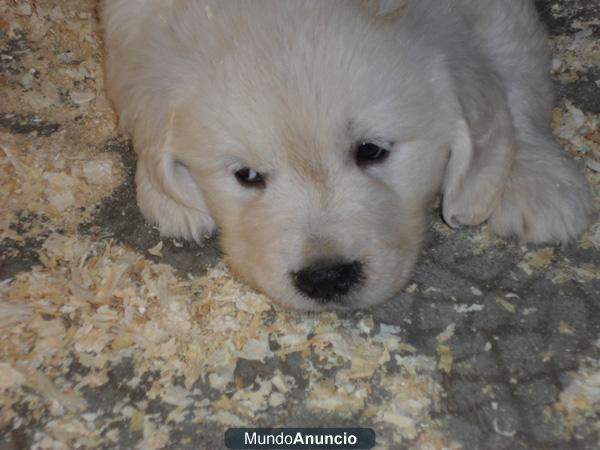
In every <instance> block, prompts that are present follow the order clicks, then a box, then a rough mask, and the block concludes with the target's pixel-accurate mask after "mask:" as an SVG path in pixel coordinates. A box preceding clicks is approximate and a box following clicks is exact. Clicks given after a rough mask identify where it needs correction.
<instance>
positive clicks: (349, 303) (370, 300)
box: [250, 266, 412, 312]
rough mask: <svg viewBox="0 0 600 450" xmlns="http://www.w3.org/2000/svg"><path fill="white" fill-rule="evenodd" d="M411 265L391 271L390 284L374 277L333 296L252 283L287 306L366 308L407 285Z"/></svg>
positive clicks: (336, 308) (292, 307) (288, 287)
mask: <svg viewBox="0 0 600 450" xmlns="http://www.w3.org/2000/svg"><path fill="white" fill-rule="evenodd" d="M411 269H412V266H407V267H404V268H403V269H402V270H401V272H400V273H398V274H397V275H395V276H392V275H390V274H388V277H389V278H391V279H392V280H393V282H392V283H389V284H385V285H384V284H381V283H377V282H374V281H371V282H367V283H365V284H364V285H363V286H361V287H360V288H358V289H357V290H355V291H353V292H351V293H350V294H347V295H343V296H339V297H334V298H330V299H318V298H317V299H314V298H309V297H307V296H306V295H303V294H302V293H300V292H298V291H297V290H296V289H295V288H294V287H293V286H278V287H274V286H269V283H262V284H258V283H253V282H251V283H250V284H251V285H253V286H254V288H255V289H256V290H258V291H260V292H261V293H262V294H264V295H265V296H267V297H269V298H270V299H271V300H273V301H274V302H276V303H278V304H280V305H282V306H283V307H285V308H288V309H293V310H296V311H305V312H310V311H351V310H358V309H366V308H370V307H373V306H376V305H379V304H381V303H384V302H386V301H388V300H391V299H392V298H394V297H395V296H396V295H397V294H399V293H400V292H401V290H402V289H403V288H404V286H405V285H406V283H407V281H408V278H409V275H410V272H411Z"/></svg>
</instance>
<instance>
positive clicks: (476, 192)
mask: <svg viewBox="0 0 600 450" xmlns="http://www.w3.org/2000/svg"><path fill="white" fill-rule="evenodd" d="M492 104H494V103H492ZM469 117H471V119H469ZM454 130H455V133H454V136H453V139H452V142H451V149H450V158H449V160H448V164H447V166H446V174H445V179H444V183H443V202H442V215H443V217H444V220H445V221H446V223H447V224H448V225H450V226H451V227H458V226H460V225H478V224H480V223H482V222H484V221H485V220H486V219H487V218H488V217H489V216H490V215H491V213H492V211H493V210H494V209H495V207H496V205H497V203H498V201H499V199H500V197H501V195H502V192H503V190H504V186H505V183H506V181H507V178H508V176H509V173H510V169H511V166H512V160H513V157H514V150H515V141H514V133H513V128H512V122H511V119H510V114H509V112H508V108H507V107H506V106H505V102H502V101H500V102H499V103H495V104H494V110H492V109H490V110H486V111H475V112H473V111H471V114H463V115H462V117H461V118H460V119H459V120H458V121H457V123H456V124H455V126H454Z"/></svg>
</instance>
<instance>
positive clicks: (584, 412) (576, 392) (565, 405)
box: [546, 361, 600, 436]
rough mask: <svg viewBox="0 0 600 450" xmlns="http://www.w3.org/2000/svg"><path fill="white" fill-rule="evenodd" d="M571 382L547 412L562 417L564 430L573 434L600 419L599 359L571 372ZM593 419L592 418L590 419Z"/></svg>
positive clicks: (570, 434)
mask: <svg viewBox="0 0 600 450" xmlns="http://www.w3.org/2000/svg"><path fill="white" fill-rule="evenodd" d="M570 376H571V380H570V382H569V384H568V385H567V386H566V387H565V388H564V390H563V391H562V392H561V393H560V395H559V398H558V401H557V402H556V403H555V404H553V405H552V406H551V407H549V408H547V410H546V414H547V415H550V416H555V417H558V418H559V419H560V422H559V423H560V425H561V427H562V430H561V431H562V432H563V433H564V434H566V435H569V436H573V435H576V434H577V433H578V432H581V431H582V430H583V429H585V428H589V427H593V426H594V420H595V421H596V424H597V423H598V420H600V367H599V366H598V362H597V361H595V362H594V361H587V363H586V364H585V365H584V367H581V368H580V369H579V370H578V371H577V372H572V373H571V374H570ZM590 419H592V420H590Z"/></svg>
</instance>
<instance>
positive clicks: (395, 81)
mask: <svg viewBox="0 0 600 450" xmlns="http://www.w3.org/2000/svg"><path fill="white" fill-rule="evenodd" d="M300 3H301V2H297V3H296V2H288V3H285V5H287V6H285V7H282V9H285V8H292V9H293V8H296V9H297V10H295V11H287V12H286V14H282V11H273V10H272V9H273V8H271V9H269V8H264V9H263V8H261V7H259V6H258V5H263V6H264V3H260V4H259V3H256V4H254V3H251V4H250V5H247V4H245V3H244V4H243V5H242V4H237V3H236V5H238V6H236V8H237V9H236V8H233V7H231V6H229V7H228V6H227V4H228V2H219V5H222V6H216V8H217V9H216V10H214V11H211V17H209V18H206V17H204V16H203V14H204V11H202V12H200V13H199V14H200V15H201V16H202V17H198V18H196V22H195V23H196V24H197V23H199V22H200V23H201V26H200V27H199V28H201V29H202V36H201V37H198V39H196V40H194V39H193V37H190V36H183V37H181V39H180V41H179V42H180V44H177V45H183V44H181V42H185V43H186V44H185V45H188V46H190V45H197V47H196V48H193V49H191V50H190V49H189V48H188V49H187V50H186V53H185V54H186V58H182V59H181V60H180V61H179V63H178V67H177V71H176V72H177V77H176V79H174V80H173V81H172V84H173V86H174V91H175V92H176V94H174V95H173V98H174V99H175V100H173V113H174V115H173V116H172V121H171V127H172V129H171V132H170V135H171V138H172V141H173V142H172V147H173V149H174V153H175V154H174V155H173V157H174V159H176V160H177V161H178V162H180V163H181V164H182V165H183V166H180V168H181V167H184V168H185V170H186V171H187V172H188V173H189V174H190V175H191V176H192V178H193V179H194V180H195V183H196V184H197V185H198V187H199V190H200V192H201V193H202V196H203V199H204V202H205V204H206V206H207V208H208V211H209V212H210V214H211V215H212V217H213V218H214V219H215V221H216V223H217V224H218V226H219V228H220V234H221V242H222V247H223V250H224V253H225V255H226V258H227V260H228V262H229V264H230V266H231V267H232V268H233V270H234V271H235V272H237V273H238V274H239V275H240V276H241V277H243V278H244V279H245V280H247V281H249V282H250V283H251V284H252V285H253V286H255V287H256V288H257V289H259V290H260V291H262V292H264V293H265V294H267V295H268V296H270V297H272V298H274V299H277V300H279V301H281V302H282V303H284V304H286V305H289V306H292V307H295V308H300V309H319V308H322V307H364V306H368V305H372V304H375V303H377V302H379V301H382V300H385V299H387V298H390V297H391V296H392V295H393V294H395V293H396V292H397V291H398V290H399V289H400V288H401V287H402V285H403V284H404V283H405V281H406V279H407V276H408V274H409V272H410V270H411V268H412V266H413V264H414V261H415V258H416V256H417V253H418V249H419V244H420V241H421V237H422V230H423V221H424V213H425V210H426V208H427V206H428V204H429V202H430V201H431V198H432V197H433V196H434V195H435V193H436V192H437V191H438V190H439V188H440V185H441V180H442V176H443V172H444V168H445V166H446V163H447V156H448V154H449V149H448V139H449V136H451V135H453V134H454V131H455V130H453V127H454V126H455V122H456V121H455V120H454V116H453V115H452V114H449V110H450V109H451V108H450V107H449V106H448V104H449V103H448V102H447V101H446V93H445V89H446V86H444V82H443V81H444V80H442V75H441V73H440V70H439V68H438V65H439V63H440V61H439V59H438V58H437V55H435V54H434V53H431V52H430V53H427V52H425V54H423V49H418V45H417V44H415V43H414V42H413V43H411V45H404V44H403V43H402V41H401V40H400V39H401V38H400V37H399V36H398V33H397V31H396V30H394V29H392V27H391V25H390V24H389V23H388V21H385V22H383V23H378V21H377V20H375V19H373V17H369V16H368V14H364V13H363V12H361V10H360V8H359V7H358V6H357V8H356V10H355V11H354V10H352V9H351V8H347V7H346V6H344V5H343V2H340V3H338V2H331V3H330V2H316V3H314V4H312V5H313V6H312V7H313V9H315V11H308V10H307V8H304V7H302V6H301V5H300ZM278 4H280V5H282V4H284V3H278ZM240 5H242V6H240ZM274 9H276V10H278V9H279V8H274ZM192 12H193V11H188V12H187V16H188V17H189V16H190V15H191V14H192ZM180 20H183V21H185V20H186V17H183V16H182V17H181V19H180ZM182 29H184V30H185V27H183V28H182ZM190 29H195V28H194V27H190ZM410 39H412V38H409V37H407V38H406V40H405V41H406V42H409V41H410ZM177 45H174V48H176V47H177ZM415 49H417V50H415ZM412 53H414V54H412ZM190 54H191V55H192V57H191V58H190V57H189V55H190ZM449 115H450V116H452V117H453V120H448V116H449ZM188 178H189V177H187V176H186V180H188Z"/></svg>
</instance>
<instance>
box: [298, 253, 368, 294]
mask: <svg viewBox="0 0 600 450" xmlns="http://www.w3.org/2000/svg"><path fill="white" fill-rule="evenodd" d="M362 277H363V269H362V264H361V263H360V262H358V261H354V262H351V263H346V262H340V261H330V260H327V261H317V262H314V263H313V264H311V265H309V266H307V267H305V268H303V269H301V270H299V271H298V272H294V273H293V274H292V278H293V280H294V285H295V286H296V288H298V290H299V291H300V292H302V293H303V294H304V295H306V296H307V297H310V298H312V299H315V300H319V301H324V302H331V301H336V300H337V299H339V298H340V297H342V296H344V295H346V294H347V293H348V292H350V290H351V289H352V288H354V287H356V286H357V285H358V284H360V282H361V280H362Z"/></svg>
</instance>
